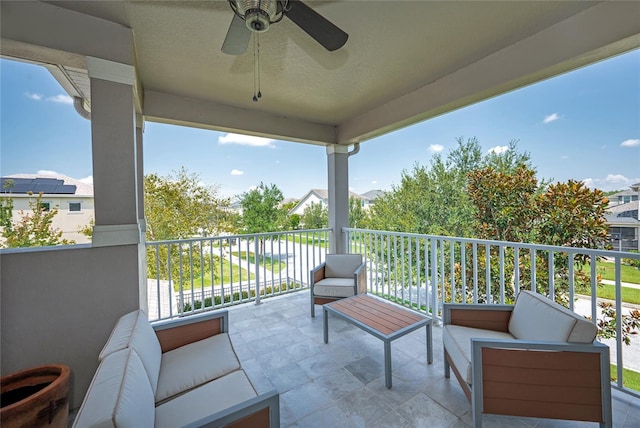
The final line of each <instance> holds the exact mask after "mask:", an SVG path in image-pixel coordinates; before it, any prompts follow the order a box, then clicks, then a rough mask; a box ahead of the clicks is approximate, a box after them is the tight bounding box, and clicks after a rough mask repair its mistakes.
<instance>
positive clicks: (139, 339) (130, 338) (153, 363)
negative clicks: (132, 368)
mask: <svg viewBox="0 0 640 428" xmlns="http://www.w3.org/2000/svg"><path fill="white" fill-rule="evenodd" d="M125 348H133V349H135V351H136V353H137V354H138V356H139V357H140V360H141V361H142V364H143V365H144V368H145V370H146V372H147V375H148V376H149V382H150V384H151V388H152V389H153V393H154V395H155V393H156V390H157V388H158V375H159V373H160V362H161V359H162V349H161V348H160V342H158V337H157V336H156V333H155V331H153V328H152V327H151V324H149V320H148V318H147V315H146V314H145V313H144V312H142V311H141V310H137V311H133V312H130V313H128V314H126V315H123V316H122V317H120V319H119V320H118V322H117V323H116V326H115V327H114V328H113V331H112V332H111V336H109V340H108V341H107V343H106V344H105V345H104V348H102V351H101V352H100V355H99V356H98V361H102V360H103V359H104V358H106V357H107V356H109V355H110V354H112V353H113V352H116V351H120V350H122V349H125Z"/></svg>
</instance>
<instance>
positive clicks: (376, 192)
mask: <svg viewBox="0 0 640 428" xmlns="http://www.w3.org/2000/svg"><path fill="white" fill-rule="evenodd" d="M384 193H385V192H384V190H380V189H373V190H369V191H368V192H365V193H363V194H362V196H364V197H366V198H368V199H371V200H372V201H373V200H375V199H378V198H379V197H380V196H382V195H384Z"/></svg>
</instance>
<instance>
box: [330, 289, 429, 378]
mask: <svg viewBox="0 0 640 428" xmlns="http://www.w3.org/2000/svg"><path fill="white" fill-rule="evenodd" d="M322 309H323V315H324V343H328V342H329V316H328V315H329V312H331V313H332V314H334V315H337V316H339V317H340V318H342V319H344V320H346V321H348V322H349V323H351V324H353V325H355V326H356V327H360V328H361V329H362V330H364V331H366V332H367V333H369V334H372V335H373V336H375V337H377V338H378V339H380V340H382V341H383V342H384V384H385V386H386V387H387V388H391V341H393V340H395V339H397V338H399V337H402V336H404V335H405V334H407V333H411V332H412V331H414V330H417V329H419V328H421V327H425V326H426V330H427V362H428V363H429V364H431V363H432V362H433V344H432V335H431V318H430V317H427V316H424V315H421V314H418V313H416V312H413V311H410V310H407V309H404V308H402V307H401V306H399V305H396V304H393V303H388V302H386V301H384V300H381V299H377V298H375V297H371V296H369V295H366V294H358V295H356V296H353V297H348V298H346V299H341V300H336V301H335V302H331V303H327V304H325V305H324V306H323V307H322Z"/></svg>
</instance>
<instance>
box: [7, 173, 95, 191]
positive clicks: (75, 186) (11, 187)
mask: <svg viewBox="0 0 640 428" xmlns="http://www.w3.org/2000/svg"><path fill="white" fill-rule="evenodd" d="M0 193H2V194H9V193H10V194H13V195H21V194H26V195H28V194H34V195H37V194H39V193H42V194H44V195H78V196H80V195H82V196H93V186H92V185H90V184H87V183H84V182H82V181H80V180H76V179H74V178H71V177H67V176H64V175H57V176H39V175H29V174H15V175H10V176H6V177H0Z"/></svg>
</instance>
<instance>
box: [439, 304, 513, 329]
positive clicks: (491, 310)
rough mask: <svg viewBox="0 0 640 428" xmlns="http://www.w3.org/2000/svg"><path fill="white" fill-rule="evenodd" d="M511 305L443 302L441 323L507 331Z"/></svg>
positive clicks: (511, 310)
mask: <svg viewBox="0 0 640 428" xmlns="http://www.w3.org/2000/svg"><path fill="white" fill-rule="evenodd" d="M513 307H514V306H513V305H484V304H481V305H474V304H466V303H445V304H444V306H443V314H442V318H443V323H444V324H445V325H447V324H452V325H460V326H463V327H472V328H481V329H484V330H493V331H504V332H508V331H509V320H510V319H511V313H512V312H513Z"/></svg>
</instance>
